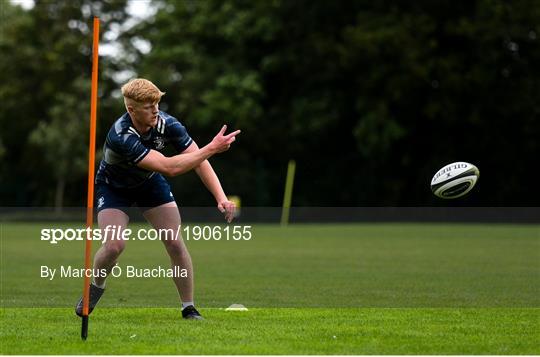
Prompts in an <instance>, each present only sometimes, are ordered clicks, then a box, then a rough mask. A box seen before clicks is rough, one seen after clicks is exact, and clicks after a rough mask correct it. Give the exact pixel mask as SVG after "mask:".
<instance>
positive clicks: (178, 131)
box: [165, 118, 193, 153]
mask: <svg viewBox="0 0 540 357" xmlns="http://www.w3.org/2000/svg"><path fill="white" fill-rule="evenodd" d="M165 130H166V133H167V136H168V138H169V140H170V143H171V144H172V145H173V146H174V148H175V150H176V151H177V152H178V153H181V152H182V151H184V150H186V149H187V148H188V147H189V146H190V145H191V143H192V142H193V139H191V137H190V136H189V134H188V132H187V130H186V128H185V127H184V126H183V125H182V124H181V123H180V122H179V121H178V120H176V119H175V118H170V119H169V120H167V124H166V129H165Z"/></svg>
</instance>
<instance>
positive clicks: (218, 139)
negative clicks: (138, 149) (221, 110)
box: [137, 125, 240, 176]
mask: <svg viewBox="0 0 540 357" xmlns="http://www.w3.org/2000/svg"><path fill="white" fill-rule="evenodd" d="M225 130H227V125H224V126H223V128H221V130H220V131H219V133H218V134H217V135H216V136H215V137H214V139H212V141H211V142H210V143H208V144H207V145H206V146H204V147H202V148H200V149H199V150H197V151H193V152H190V153H185V154H179V155H175V156H171V157H167V156H164V155H163V154H161V153H160V152H159V151H157V150H150V152H149V153H148V154H147V155H146V156H145V157H144V158H143V159H142V160H141V161H140V162H139V163H138V164H137V166H139V167H141V168H143V169H146V170H149V171H155V172H159V173H160V174H163V175H165V176H177V175H181V174H183V173H186V172H188V171H190V170H192V169H194V168H195V167H197V166H199V165H200V164H201V163H202V162H203V161H205V160H207V159H208V158H210V157H211V156H213V155H215V154H218V153H220V152H224V151H227V150H228V149H229V148H230V146H231V144H232V143H233V142H234V141H235V140H236V138H235V137H236V135H238V134H239V133H240V130H236V131H233V132H232V133H230V134H227V135H224V134H225Z"/></svg>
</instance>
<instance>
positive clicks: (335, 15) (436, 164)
mask: <svg viewBox="0 0 540 357" xmlns="http://www.w3.org/2000/svg"><path fill="white" fill-rule="evenodd" d="M156 4H161V5H160V6H161V10H160V11H159V12H158V14H157V16H156V17H155V19H152V21H151V22H149V23H147V24H146V25H145V26H142V27H141V28H139V29H138V30H137V31H135V32H134V33H133V35H135V34H136V35H137V36H140V37H141V38H145V39H147V40H148V41H150V43H151V45H152V50H151V51H150V53H148V54H144V53H139V58H140V61H139V62H138V63H137V66H136V70H137V71H138V72H139V74H140V75H143V76H148V77H150V78H153V79H154V80H156V81H157V82H158V83H159V84H160V85H161V86H162V87H164V88H165V89H166V90H168V91H169V93H168V95H167V98H166V105H167V107H168V108H169V110H170V111H171V112H172V113H173V114H177V115H179V116H180V118H181V120H183V121H184V122H186V124H187V126H188V128H189V129H190V130H191V131H192V132H193V133H195V134H200V133H201V132H202V133H204V134H203V135H202V138H203V140H202V141H204V139H206V138H209V137H210V136H211V133H212V132H213V131H215V130H216V129H217V128H218V127H219V125H220V124H221V123H222V122H228V123H232V124H233V126H235V127H238V128H241V129H243V130H244V132H243V134H242V135H241V137H240V138H239V145H238V146H237V147H235V148H234V154H230V156H229V157H228V158H227V162H228V163H229V166H227V167H226V168H224V172H226V175H225V181H226V182H227V183H229V184H230V185H228V186H230V187H231V188H232V190H233V191H234V192H236V193H239V194H241V195H242V196H243V197H244V198H246V199H245V200H244V201H245V202H246V203H247V204H261V203H263V204H269V205H279V204H280V200H281V197H282V190H283V180H284V174H285V172H284V171H285V167H286V162H287V160H288V159H289V158H296V159H297V161H298V170H297V173H298V176H297V184H296V186H295V190H296V192H295V195H294V202H293V203H294V204H296V205H363V204H365V205H416V204H436V203H437V201H436V200H435V199H434V198H433V197H432V195H431V193H430V191H429V180H430V178H431V175H432V174H433V173H434V172H435V171H436V170H437V169H438V168H440V167H441V166H443V165H444V164H446V163H449V162H452V161H458V160H464V161H471V162H474V163H475V164H477V165H478V166H479V167H480V168H481V171H482V173H483V175H482V181H481V185H480V186H479V188H478V189H477V190H476V191H475V194H473V195H470V196H469V197H467V198H465V199H463V200H460V203H461V204H486V205H491V204H494V205H505V204H506V205H512V204H534V203H537V202H538V194H533V195H532V196H531V194H530V192H529V188H530V187H533V186H532V182H531V181H530V180H529V178H528V177H529V176H528V171H529V170H530V167H531V166H533V165H534V164H535V161H536V159H535V155H534V154H533V153H534V152H538V140H537V136H538V134H539V133H540V131H539V124H538V120H537V119H536V116H537V113H538V109H539V106H538V103H539V99H540V98H539V95H538V93H539V91H538V88H537V87H538V80H537V78H538V68H537V66H535V65H534V63H535V62H536V61H537V60H538V59H540V58H539V57H540V53H539V47H538V40H537V34H538V33H539V30H540V29H538V23H540V22H539V20H540V6H539V5H538V3H537V2H534V1H519V2H512V3H508V2H504V1H498V0H478V1H457V2H456V1H437V2H431V1H414V2H396V1H377V2H370V1H354V2H349V1H344V2H343V1H339V2H332V1H315V2H313V1H281V0H274V1H266V2H246V1H241V0H226V1H218V0H207V1H180V2H178V1H159V2H156ZM216 161H217V162H218V164H219V163H220V162H221V159H220V158H218V159H217V160H216ZM500 170H505V171H506V172H507V173H508V174H502V173H501V171H500ZM445 204H447V203H445Z"/></svg>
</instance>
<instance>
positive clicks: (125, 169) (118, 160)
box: [96, 111, 193, 188]
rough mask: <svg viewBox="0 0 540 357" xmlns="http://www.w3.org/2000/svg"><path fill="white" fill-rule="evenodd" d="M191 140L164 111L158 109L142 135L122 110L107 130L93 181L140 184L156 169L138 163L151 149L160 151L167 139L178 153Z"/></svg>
mask: <svg viewBox="0 0 540 357" xmlns="http://www.w3.org/2000/svg"><path fill="white" fill-rule="evenodd" d="M192 142H193V139H191V137H190V136H189V135H188V133H187V131H186V128H185V127H184V126H183V125H182V124H181V123H180V122H179V121H178V120H177V119H176V118H174V117H172V116H170V115H169V114H167V113H165V112H162V111H160V112H159V115H158V121H157V124H156V126H155V127H154V128H152V129H151V130H149V131H148V132H147V133H146V134H143V135H141V134H139V133H138V132H137V130H136V129H135V127H134V126H133V122H132V121H131V117H130V116H129V114H128V113H125V114H124V115H122V116H121V117H120V118H119V119H118V120H117V121H116V122H115V123H114V124H113V126H112V127H111V129H110V130H109V133H108V134H107V139H106V141H105V145H104V146H103V159H102V160H101V162H100V164H99V169H98V172H97V175H96V183H106V184H109V185H111V186H114V187H117V188H130V187H135V186H139V185H140V184H142V183H143V182H144V181H146V180H147V179H149V178H150V177H152V175H154V173H155V172H153V171H148V170H145V169H143V168H140V167H138V166H137V164H138V163H139V162H140V161H141V160H142V159H143V158H144V157H145V156H146V155H148V153H149V152H150V150H151V149H154V150H157V151H162V150H163V149H164V148H165V147H166V146H167V144H169V143H170V144H172V146H173V147H174V149H175V150H176V152H177V153H181V152H182V151H184V150H185V149H187V147H188V146H189V145H191V143H192Z"/></svg>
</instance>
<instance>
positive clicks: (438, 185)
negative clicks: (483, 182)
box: [431, 161, 480, 199]
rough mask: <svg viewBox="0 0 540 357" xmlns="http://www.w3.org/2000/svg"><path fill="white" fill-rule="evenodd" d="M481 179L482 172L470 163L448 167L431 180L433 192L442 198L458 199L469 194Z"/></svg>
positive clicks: (456, 163) (460, 163)
mask: <svg viewBox="0 0 540 357" xmlns="http://www.w3.org/2000/svg"><path fill="white" fill-rule="evenodd" d="M478 177H480V171H479V170H478V168H477V167H476V166H474V165H473V164H469V163H468V162H461V161H460V162H454V163H451V164H449V165H446V166H445V167H443V168H442V169H440V170H439V171H437V173H436V174H435V176H433V178H432V179H431V191H432V192H433V193H434V194H435V196H437V197H440V198H447V199H448V198H458V197H461V196H463V195H465V194H466V193H467V192H469V191H470V190H471V189H472V188H473V187H474V185H475V184H476V181H478Z"/></svg>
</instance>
